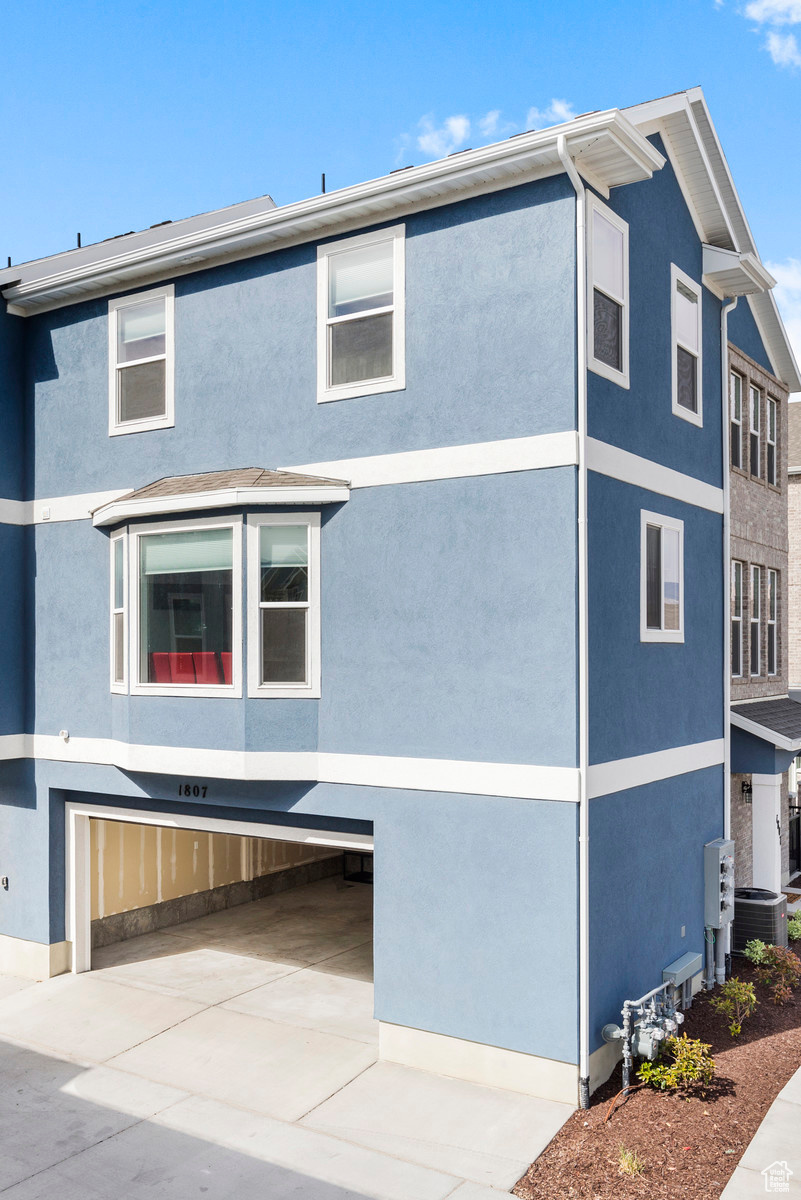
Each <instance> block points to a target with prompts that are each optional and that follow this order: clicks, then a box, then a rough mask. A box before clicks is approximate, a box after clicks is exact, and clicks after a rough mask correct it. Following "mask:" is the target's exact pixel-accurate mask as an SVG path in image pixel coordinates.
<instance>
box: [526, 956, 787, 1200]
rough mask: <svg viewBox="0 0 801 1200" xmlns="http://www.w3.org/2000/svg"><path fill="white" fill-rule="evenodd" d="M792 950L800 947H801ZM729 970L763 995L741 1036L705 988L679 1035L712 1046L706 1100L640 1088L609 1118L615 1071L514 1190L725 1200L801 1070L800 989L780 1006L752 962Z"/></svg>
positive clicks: (548, 1198) (547, 1199) (612, 1199)
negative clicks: (633, 1156) (634, 1165)
mask: <svg viewBox="0 0 801 1200" xmlns="http://www.w3.org/2000/svg"><path fill="white" fill-rule="evenodd" d="M793 948H794V949H795V951H796V953H798V951H799V950H801V943H799V942H795V944H794V946H793ZM732 974H733V975H737V976H738V977H739V978H740V979H745V980H749V981H750V982H753V983H754V985H755V988H756V994H757V998H758V1000H759V1005H758V1007H757V1009H756V1011H755V1013H754V1015H753V1016H752V1017H749V1018H748V1019H747V1020H746V1021H745V1022H744V1023H743V1032H742V1034H741V1035H740V1037H739V1038H737V1039H733V1038H732V1037H730V1035H729V1032H728V1030H727V1028H726V1024H727V1022H726V1020H725V1018H724V1017H722V1016H720V1015H718V1014H717V1013H716V1012H714V1011H713V1010H712V1009H711V1008H710V1007H709V1000H708V997H707V996H706V995H705V994H704V993H701V994H700V995H698V996H696V997H695V999H694V1000H693V1006H692V1008H691V1009H690V1010H689V1012H687V1013H685V1021H684V1025H683V1026H682V1029H681V1031H680V1032H683V1033H687V1035H688V1036H689V1037H692V1038H700V1039H701V1040H702V1041H704V1042H709V1043H710V1044H711V1046H712V1051H711V1052H712V1055H713V1056H714V1059H715V1080H714V1082H713V1085H712V1087H711V1088H709V1089H708V1090H707V1094H706V1096H705V1097H701V1096H693V1097H692V1098H689V1099H681V1098H679V1097H678V1096H675V1095H671V1094H670V1093H665V1092H657V1091H654V1090H653V1089H652V1088H640V1090H639V1091H636V1092H634V1093H633V1094H630V1095H629V1096H628V1097H627V1098H626V1099H625V1100H620V1101H618V1107H617V1108H616V1109H615V1110H614V1112H613V1114H612V1116H611V1117H610V1119H609V1121H608V1122H605V1121H604V1118H605V1116H606V1114H607V1111H608V1109H609V1104H610V1101H611V1100H612V1098H613V1097H614V1096H615V1094H616V1093H617V1092H619V1091H620V1089H621V1087H622V1081H621V1072H620V1067H618V1068H617V1069H616V1071H615V1073H614V1074H613V1076H612V1078H611V1079H610V1080H609V1082H608V1083H606V1084H604V1086H603V1087H601V1088H599V1089H598V1091H597V1092H595V1093H594V1095H593V1097H592V1102H591V1107H590V1108H589V1109H586V1110H582V1109H579V1110H578V1112H575V1113H574V1114H573V1116H572V1117H571V1118H570V1120H569V1121H568V1122H567V1124H566V1125H564V1126H563V1128H562V1129H561V1130H560V1131H559V1133H557V1135H556V1137H555V1138H554V1139H553V1141H552V1142H551V1143H550V1145H549V1146H548V1147H547V1148H546V1149H545V1151H544V1152H543V1153H542V1154H541V1155H540V1157H539V1158H538V1159H537V1161H536V1162H535V1163H532V1165H531V1166H530V1167H529V1169H528V1171H527V1172H526V1174H525V1175H524V1176H523V1178H522V1179H521V1180H520V1181H519V1182H518V1183H517V1184H516V1186H515V1188H514V1191H513V1194H514V1195H515V1196H518V1197H520V1198H521V1200H642V1198H643V1197H648V1198H649V1200H651V1198H656V1197H659V1198H662V1197H665V1198H668V1200H688V1198H691V1200H719V1197H720V1193H721V1192H722V1191H723V1188H724V1187H725V1185H726V1183H727V1182H728V1179H729V1177H730V1175H731V1174H732V1172H733V1171H734V1168H735V1167H736V1166H737V1164H738V1162H739V1161H740V1158H741V1157H742V1155H743V1153H744V1152H745V1149H746V1147H747V1145H748V1143H749V1142H750V1141H751V1138H752V1137H753V1136H754V1134H755V1133H756V1131H757V1128H758V1127H759V1124H760V1122H761V1120H762V1118H763V1117H764V1115H765V1113H766V1112H767V1111H768V1109H769V1108H770V1106H771V1104H772V1103H773V1101H774V1100H775V1098H776V1096H777V1095H778V1093H779V1092H780V1091H781V1089H782V1088H783V1087H784V1085H785V1083H787V1081H788V1079H789V1078H790V1077H791V1076H792V1075H793V1073H794V1072H795V1071H796V1070H797V1068H798V1067H799V1066H801V989H799V990H797V991H796V993H795V996H794V998H793V999H792V1000H791V1001H789V1002H788V1003H787V1004H786V1005H785V1006H784V1007H779V1006H777V1005H775V1004H773V1002H772V999H771V995H770V992H769V991H768V989H767V988H765V987H763V986H762V985H761V984H759V983H758V982H757V981H756V978H755V975H754V968H753V967H752V966H751V964H750V963H748V962H747V960H745V959H741V958H735V959H734V965H733V967H732ZM635 1068H636V1063H635ZM632 1082H633V1083H636V1082H637V1080H636V1079H633V1080H632ZM621 1146H623V1147H625V1149H627V1150H633V1151H636V1153H637V1154H638V1155H639V1157H640V1158H641V1159H642V1160H643V1162H644V1164H645V1166H644V1170H643V1172H642V1174H641V1175H638V1176H634V1177H632V1176H627V1175H622V1174H620V1172H619V1169H618V1154H619V1151H620V1148H621ZM766 1165H767V1164H766Z"/></svg>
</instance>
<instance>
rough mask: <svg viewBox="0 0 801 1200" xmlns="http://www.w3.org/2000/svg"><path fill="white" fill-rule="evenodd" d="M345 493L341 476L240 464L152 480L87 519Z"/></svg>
mask: <svg viewBox="0 0 801 1200" xmlns="http://www.w3.org/2000/svg"><path fill="white" fill-rule="evenodd" d="M349 495H350V484H349V483H347V482H346V481H345V480H343V479H327V478H322V477H320V476H318V475H301V474H298V473H296V472H295V471H268V470H265V469H264V468H263V467H241V468H238V469H236V470H233V471H205V472H203V473H202V474H199V475H172V476H169V477H167V478H164V479H157V480H156V481H155V482H154V483H149V484H147V485H146V486H145V487H142V488H137V489H136V490H135V491H132V492H128V493H127V494H126V495H124V496H118V497H117V499H115V500H112V501H110V502H109V503H106V504H102V505H101V506H100V507H99V508H96V509H95V510H94V512H93V513H92V523H93V524H94V525H96V526H104V525H117V524H119V522H120V521H127V520H130V519H132V518H136V517H149V516H157V515H164V514H167V515H169V514H173V513H180V512H197V511H200V510H202V509H215V508H237V507H243V506H245V505H256V506H262V505H276V504H341V503H342V502H343V501H345V500H347V499H348V497H349Z"/></svg>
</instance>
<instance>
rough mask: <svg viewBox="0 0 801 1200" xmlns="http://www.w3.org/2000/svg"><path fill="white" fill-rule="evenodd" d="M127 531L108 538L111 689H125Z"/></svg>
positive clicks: (126, 681) (126, 688)
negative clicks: (109, 555)
mask: <svg viewBox="0 0 801 1200" xmlns="http://www.w3.org/2000/svg"><path fill="white" fill-rule="evenodd" d="M126 552H127V535H126V533H125V531H124V530H123V531H122V532H120V533H117V534H115V535H114V537H112V539H111V605H110V610H111V690H112V692H125V691H127V690H128V678H127V670H126V667H127V654H126V646H125V643H126V639H127V632H128V630H127V610H128V605H127V603H126V599H127V595H128V564H127V562H126Z"/></svg>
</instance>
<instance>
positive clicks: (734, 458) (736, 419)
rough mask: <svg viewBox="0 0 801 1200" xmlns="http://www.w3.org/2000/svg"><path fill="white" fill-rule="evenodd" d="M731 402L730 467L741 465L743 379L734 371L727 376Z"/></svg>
mask: <svg viewBox="0 0 801 1200" xmlns="http://www.w3.org/2000/svg"><path fill="white" fill-rule="evenodd" d="M729 399H730V401H731V465H732V466H733V467H741V466H742V465H743V379H742V376H741V375H738V374H737V372H736V371H732V372H731V374H730V375H729Z"/></svg>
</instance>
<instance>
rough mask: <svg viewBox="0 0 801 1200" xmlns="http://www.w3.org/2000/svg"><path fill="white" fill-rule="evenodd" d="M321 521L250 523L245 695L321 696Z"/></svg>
mask: <svg viewBox="0 0 801 1200" xmlns="http://www.w3.org/2000/svg"><path fill="white" fill-rule="evenodd" d="M319 558H320V517H319V514H317V513H302V514H300V513H299V514H291V513H273V514H270V515H266V516H256V517H250V518H249V519H248V612H249V622H248V642H249V650H248V692H249V695H251V696H284V697H289V696H319V694H320V575H319Z"/></svg>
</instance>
